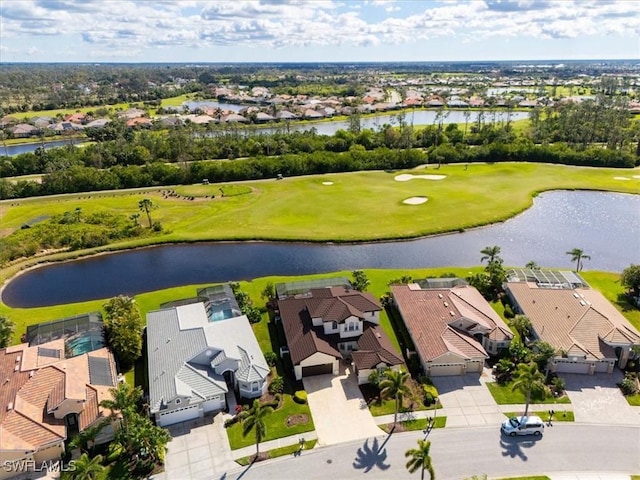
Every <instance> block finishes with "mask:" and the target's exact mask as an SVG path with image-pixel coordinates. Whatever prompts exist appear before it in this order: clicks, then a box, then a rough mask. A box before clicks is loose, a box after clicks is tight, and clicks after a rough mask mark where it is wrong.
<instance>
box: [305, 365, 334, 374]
mask: <svg viewBox="0 0 640 480" xmlns="http://www.w3.org/2000/svg"><path fill="white" fill-rule="evenodd" d="M327 373H333V363H325V364H324V365H312V366H310V367H302V376H303V377H310V376H312V375H326V374H327Z"/></svg>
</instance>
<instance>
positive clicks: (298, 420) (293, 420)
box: [286, 413, 309, 427]
mask: <svg viewBox="0 0 640 480" xmlns="http://www.w3.org/2000/svg"><path fill="white" fill-rule="evenodd" d="M286 423H287V427H293V426H294V425H304V424H306V423H309V415H307V414H306V413H296V414H295V415H289V416H288V417H287V422H286Z"/></svg>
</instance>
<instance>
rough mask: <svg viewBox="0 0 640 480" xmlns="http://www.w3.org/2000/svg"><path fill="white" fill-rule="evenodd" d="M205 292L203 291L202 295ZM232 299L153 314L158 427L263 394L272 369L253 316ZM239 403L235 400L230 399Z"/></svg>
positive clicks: (151, 359) (152, 384)
mask: <svg viewBox="0 0 640 480" xmlns="http://www.w3.org/2000/svg"><path fill="white" fill-rule="evenodd" d="M199 296H200V293H199ZM224 305H227V303H224V304H220V305H216V304H215V302H206V304H205V303H204V302H198V303H190V304H185V305H180V306H175V307H170V308H164V309H161V310H156V311H154V312H150V313H149V314H147V346H148V347H147V360H148V365H149V396H150V399H149V403H150V413H151V415H153V416H154V417H155V421H156V423H157V424H158V425H161V426H166V425H171V424H173V423H177V422H182V421H186V420H191V419H195V418H199V417H202V416H203V415H204V414H205V413H208V412H215V411H218V410H224V409H226V408H227V400H226V396H227V395H234V392H235V393H237V394H238V395H239V396H240V397H242V398H258V397H260V396H262V395H263V394H264V393H265V392H266V390H267V376H268V375H269V373H270V369H269V366H268V365H267V362H266V360H265V359H264V355H263V354H262V351H261V350H260V346H259V345H258V341H257V340H256V337H255V335H254V334H253V330H252V329H251V325H250V324H249V320H248V319H247V317H246V316H245V315H240V316H231V317H230V316H229V315H234V314H235V313H236V312H235V310H233V309H230V308H227V307H226V306H224ZM230 403H232V404H235V399H230Z"/></svg>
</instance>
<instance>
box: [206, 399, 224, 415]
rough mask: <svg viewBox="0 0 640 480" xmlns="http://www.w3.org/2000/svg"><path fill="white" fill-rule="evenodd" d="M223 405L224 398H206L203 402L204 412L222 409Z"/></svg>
mask: <svg viewBox="0 0 640 480" xmlns="http://www.w3.org/2000/svg"><path fill="white" fill-rule="evenodd" d="M223 398H224V397H223ZM225 406H226V405H225V402H224V400H222V399H220V398H214V399H212V400H207V401H206V402H204V404H203V407H204V411H205V413H206V412H214V411H216V410H223V409H224V407H225Z"/></svg>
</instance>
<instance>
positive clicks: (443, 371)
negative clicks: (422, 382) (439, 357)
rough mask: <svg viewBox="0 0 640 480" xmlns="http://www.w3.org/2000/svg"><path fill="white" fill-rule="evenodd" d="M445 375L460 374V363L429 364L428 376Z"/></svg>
mask: <svg viewBox="0 0 640 480" xmlns="http://www.w3.org/2000/svg"><path fill="white" fill-rule="evenodd" d="M447 375H462V365H461V364H453V365H451V364H446V365H431V367H430V368H429V376H431V377H445V376H447Z"/></svg>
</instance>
